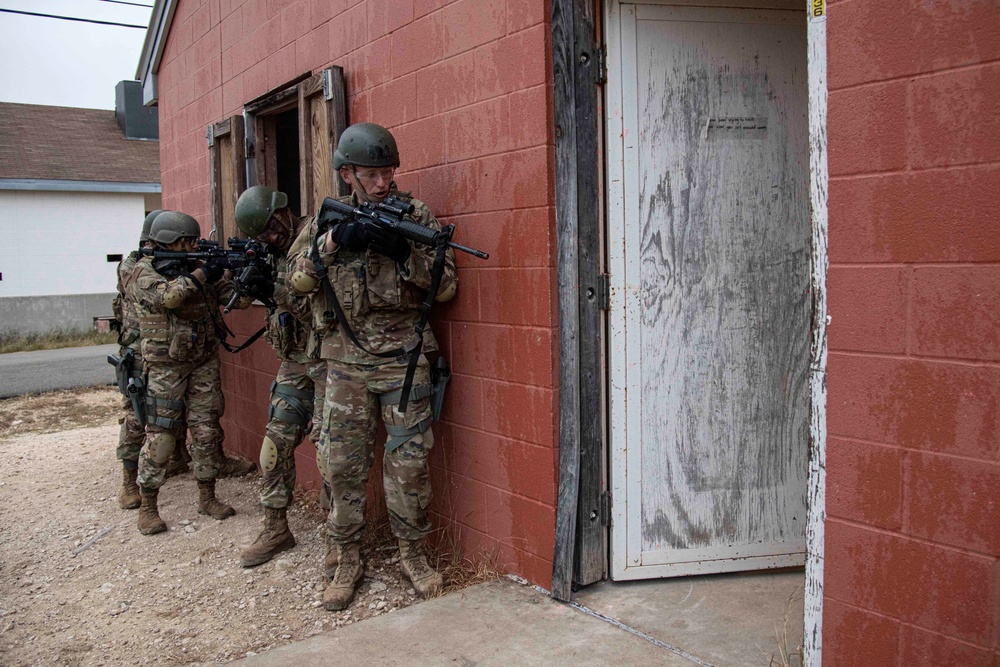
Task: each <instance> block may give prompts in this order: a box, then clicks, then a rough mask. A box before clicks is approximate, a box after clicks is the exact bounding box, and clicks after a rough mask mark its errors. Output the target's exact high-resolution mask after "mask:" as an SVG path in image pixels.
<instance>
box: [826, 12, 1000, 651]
mask: <svg viewBox="0 0 1000 667" xmlns="http://www.w3.org/2000/svg"><path fill="white" fill-rule="evenodd" d="M827 25H828V40H829V41H828V66H829V91H830V97H829V112H830V115H829V126H828V129H829V151H830V152H829V155H830V237H829V239H830V273H829V312H830V315H831V316H832V318H833V319H832V323H831V326H830V329H829V336H830V338H829V343H830V358H829V369H828V370H829V375H828V390H829V403H828V423H827V427H828V433H829V439H828V445H827V457H828V458H827V515H828V518H827V524H826V574H825V577H826V588H825V592H824V595H825V601H824V632H823V663H824V665H827V666H829V667H834V666H840V665H844V666H847V665H852V666H854V665H898V666H899V667H914V666H922V665H927V666H930V665H963V666H965V667H973V666H982V667H986V666H991V667H996V665H998V664H1000V560H998V556H1000V411H998V408H1000V364H998V362H1000V333H998V332H1000V328H998V325H1000V206H998V204H997V200H998V196H1000V131H998V129H997V127H998V126H1000V5H998V4H997V3H996V2H995V1H994V0H953V1H951V2H946V1H942V0H938V1H934V0H903V1H902V2H898V3H895V2H893V3H873V2H867V1H865V0H842V1H840V2H836V3H833V2H831V7H830V8H829V19H828V23H827Z"/></svg>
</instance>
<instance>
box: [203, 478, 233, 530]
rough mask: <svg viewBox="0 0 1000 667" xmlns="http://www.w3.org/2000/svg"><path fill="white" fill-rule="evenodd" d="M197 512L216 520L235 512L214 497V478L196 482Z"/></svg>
mask: <svg viewBox="0 0 1000 667" xmlns="http://www.w3.org/2000/svg"><path fill="white" fill-rule="evenodd" d="M198 514H207V515H208V516H210V517H212V518H213V519H217V520H218V521H222V520H223V519H226V518H228V517H231V516H232V515H234V514H236V510H234V509H233V508H232V507H230V506H229V505H227V504H225V503H224V502H221V501H220V500H219V499H218V498H216V497H215V480H214V479H213V480H211V481H208V482H198Z"/></svg>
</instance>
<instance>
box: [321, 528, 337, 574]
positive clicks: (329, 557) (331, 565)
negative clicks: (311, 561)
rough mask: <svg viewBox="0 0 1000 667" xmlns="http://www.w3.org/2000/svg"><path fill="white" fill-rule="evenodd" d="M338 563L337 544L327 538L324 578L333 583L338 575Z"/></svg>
mask: <svg viewBox="0 0 1000 667" xmlns="http://www.w3.org/2000/svg"><path fill="white" fill-rule="evenodd" d="M337 563H338V558H337V544H336V543H335V542H334V541H333V540H331V539H330V537H329V536H327V538H326V557H325V558H324V559H323V577H324V578H325V579H326V580H327V581H333V577H334V575H335V574H337Z"/></svg>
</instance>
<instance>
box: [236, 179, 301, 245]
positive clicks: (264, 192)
mask: <svg viewBox="0 0 1000 667" xmlns="http://www.w3.org/2000/svg"><path fill="white" fill-rule="evenodd" d="M287 206H288V195H286V194H285V193H284V192H280V191H279V190H275V189H274V188H269V187H267V186H266V185H254V186H253V187H250V188H247V189H246V190H244V192H243V194H241V195H240V198H239V200H237V202H236V211H235V213H234V214H233V217H235V218H236V226H237V227H239V228H240V231H242V232H243V233H244V234H246V235H247V236H249V237H251V238H256V237H257V236H259V235H260V234H261V232H263V231H264V228H265V227H267V221H268V220H270V219H271V216H272V215H274V212H275V211H277V210H279V209H282V208H286V207H287Z"/></svg>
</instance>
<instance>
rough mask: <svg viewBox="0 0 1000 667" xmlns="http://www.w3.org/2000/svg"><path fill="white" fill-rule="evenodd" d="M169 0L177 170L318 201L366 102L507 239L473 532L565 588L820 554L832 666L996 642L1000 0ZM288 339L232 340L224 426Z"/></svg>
mask: <svg viewBox="0 0 1000 667" xmlns="http://www.w3.org/2000/svg"><path fill="white" fill-rule="evenodd" d="M155 4H156V6H155V8H154V10H153V17H152V21H151V24H150V25H151V29H150V32H149V34H148V36H147V42H146V48H145V50H144V53H143V57H142V61H141V63H140V67H139V72H138V77H139V78H140V79H141V81H142V83H143V92H144V100H145V102H146V103H147V104H154V103H156V104H158V105H159V109H160V120H161V127H162V128H163V133H162V147H161V154H162V158H163V159H162V167H163V185H164V204H165V205H166V206H168V207H170V208H179V209H181V210H184V211H185V212H187V213H190V214H192V215H195V216H197V217H198V218H199V220H200V221H201V223H202V225H203V228H204V229H205V231H206V233H208V232H210V231H211V230H215V232H216V236H217V238H222V237H223V236H224V235H225V234H227V233H228V232H229V230H231V229H232V228H233V227H232V225H233V223H232V207H233V202H234V201H235V198H236V196H237V195H238V194H239V191H240V190H241V189H243V188H244V187H246V186H247V185H252V184H254V183H264V184H268V185H272V186H276V187H280V188H281V189H284V190H286V191H287V192H289V193H291V194H292V195H293V197H294V199H293V201H294V206H297V207H298V208H299V210H300V211H301V212H302V213H311V212H314V211H315V210H316V208H317V207H318V203H319V201H321V198H322V197H323V196H326V195H328V194H332V193H334V192H336V191H337V189H338V184H337V183H336V181H335V177H334V175H333V173H332V170H331V169H330V164H329V161H330V160H329V158H330V155H331V154H332V150H333V148H334V146H335V144H336V139H337V137H338V136H339V132H340V131H342V129H343V127H344V126H345V125H346V124H347V122H348V121H349V122H352V123H353V122H361V121H371V122H377V123H381V124H383V125H385V126H387V127H389V128H390V129H391V130H392V131H393V133H394V134H395V136H396V137H397V139H398V142H399V147H400V153H401V156H402V167H401V170H400V172H399V174H398V181H399V184H400V186H401V187H402V188H404V189H409V190H413V191H414V193H415V195H416V196H417V197H419V198H420V199H422V200H424V201H426V202H427V203H428V205H429V206H430V208H431V209H432V210H433V211H435V212H436V213H437V214H438V215H439V217H440V218H441V219H442V221H443V222H445V223H454V224H455V225H456V226H457V229H458V232H457V238H458V240H459V241H460V242H462V243H465V244H467V245H471V246H474V247H479V248H482V249H483V250H486V251H488V252H490V254H491V260H490V261H489V262H487V263H480V262H478V261H476V260H470V259H468V258H466V257H463V256H462V255H459V258H458V260H459V262H460V267H461V271H460V288H459V293H458V296H457V298H456V299H455V301H454V302H451V303H449V304H447V305H446V306H444V307H443V308H440V309H438V311H437V313H436V316H435V317H436V319H435V327H436V329H435V330H436V331H437V332H438V333H439V339H440V340H441V342H442V345H443V349H444V350H445V351H446V354H447V355H448V357H449V358H450V360H451V362H452V367H453V373H454V375H453V380H452V383H451V385H450V386H449V390H450V391H451V394H450V396H449V399H448V405H447V408H446V414H445V420H444V422H443V424H441V425H440V426H439V427H435V434H436V435H437V434H438V433H440V437H439V438H438V439H437V442H436V444H435V448H434V454H433V467H432V474H433V475H434V490H435V494H436V496H435V499H434V503H433V506H432V508H433V510H434V512H435V513H436V522H437V525H439V526H444V527H446V529H447V530H448V531H450V532H451V534H452V536H453V537H454V540H455V543H456V544H459V545H460V546H461V547H462V548H463V549H464V550H465V552H466V553H467V554H469V555H471V556H475V555H476V554H477V553H483V552H484V551H485V552H486V553H491V554H495V555H496V556H497V559H496V562H497V563H498V564H499V565H500V566H501V567H503V568H504V569H506V570H507V571H510V572H515V573H517V574H520V575H522V576H524V577H526V578H527V579H529V580H531V581H532V582H535V583H537V584H540V585H541V586H544V587H546V588H548V587H552V589H553V591H554V592H555V594H556V595H557V596H558V597H560V598H563V599H565V598H566V597H568V596H569V594H570V584H571V583H575V584H580V585H585V584H587V583H589V582H592V581H595V580H599V579H601V578H604V577H611V578H613V579H629V578H642V577H646V576H649V577H658V576H670V575H671V574H684V575H690V574H692V573H710V572H721V571H726V570H727V569H740V568H748V569H755V568H766V567H774V566H782V565H797V564H801V563H802V562H803V561H807V562H808V567H807V569H806V575H805V579H806V580H805V598H806V600H805V605H804V613H805V619H806V621H805V626H806V633H805V635H804V637H803V641H804V645H805V652H806V663H805V664H808V665H810V667H816V666H817V665H819V664H820V661H822V664H824V665H828V666H834V665H845V666H847V665H876V664H877V665H892V666H898V667H903V666H906V667H910V666H915V665H975V666H982V667H987V666H989V667H993V666H995V665H996V664H997V660H998V659H1000V529H998V525H1000V524H998V520H997V517H998V508H1000V495H998V493H1000V367H998V365H997V362H998V360H1000V336H998V335H997V331H1000V327H998V326H997V324H998V315H997V313H1000V308H998V305H1000V304H998V299H1000V269H998V266H1000V243H997V239H998V238H1000V228H998V225H1000V211H998V208H997V203H996V201H997V199H996V193H997V192H1000V180H998V178H1000V170H998V168H997V165H998V164H1000V141H998V137H1000V134H998V133H997V132H996V131H995V129H994V128H995V127H997V125H998V124H1000V107H998V105H997V99H1000V92H998V91H1000V66H998V64H997V61H998V58H1000V30H998V29H997V26H998V25H1000V9H998V7H997V4H996V2H995V1H993V0H962V1H961V2H960V1H958V0H952V1H949V0H942V1H940V2H918V1H916V0H913V1H907V2H904V3H902V4H901V5H900V4H893V3H881V4H879V3H870V2H864V1H863V0H829V2H828V3H827V2H823V1H821V0H817V1H815V2H802V1H800V0H788V1H786V0H740V1H739V2H733V1H732V0H698V1H696V2H695V1H690V0H674V1H673V2H671V1H669V0H665V1H662V2H661V1H658V0H657V1H653V0H647V1H641V2H620V1H618V0H595V1H593V2H589V1H587V0H578V1H576V2H573V1H567V0H551V1H548V0H456V1H450V0H362V1H360V2H356V1H354V0H351V1H348V2H315V1H312V2H310V1H309V0H298V1H291V0H289V1H287V2H264V1H262V0H245V1H241V0H218V1H215V0H208V1H200V0H184V1H183V2H177V1H175V0H157V2H156V3H155ZM734 5H738V6H739V8H734V7H733V6H734ZM807 7H808V11H807ZM595 17H596V18H595ZM827 147H828V148H829V154H827ZM828 249H829V252H828ZM828 262H829V270H827V263H828ZM827 313H829V315H830V317H831V318H832V319H831V320H830V321H829V324H828V320H827ZM260 319H261V314H260V313H259V312H253V311H251V312H249V313H241V314H239V315H237V316H236V317H235V318H234V319H233V322H234V325H235V328H236V329H237V330H238V331H239V332H241V333H244V334H248V333H250V332H252V331H254V330H255V328H256V326H258V325H259V321H260ZM827 326H829V328H828V329H827ZM827 331H829V338H828V337H827ZM276 365H277V364H276V362H275V360H274V355H273V354H272V353H271V351H270V350H269V349H267V348H266V347H262V346H257V347H252V348H250V349H248V350H246V351H244V352H243V353H241V354H240V355H239V356H238V357H235V358H233V357H229V358H227V359H225V362H224V371H223V375H224V381H225V389H226V392H227V406H228V408H229V410H228V411H227V418H226V423H225V425H226V429H227V431H226V432H227V447H230V448H234V449H237V450H239V451H241V452H242V453H244V454H247V455H249V456H254V455H255V454H256V451H257V448H258V447H259V445H260V441H261V436H262V433H263V427H264V423H265V421H266V418H267V417H266V415H267V404H268V385H269V382H270V380H271V378H272V377H273V373H274V370H275V367H276ZM827 388H829V396H827ZM313 456H314V453H313V451H312V449H311V447H307V446H305V445H304V446H303V447H300V448H299V451H298V452H297V457H298V461H299V467H298V470H299V471H300V476H299V479H300V480H301V481H303V482H304V483H306V484H309V483H312V484H315V483H316V480H317V478H318V476H317V474H316V473H315V471H314V468H313V464H312V461H313ZM827 462H828V465H827ZM373 480H374V481H373V483H374V484H376V485H377V484H379V481H378V480H379V475H378V474H377V471H376V474H374V475H373ZM374 497H379V496H378V495H376V496H374Z"/></svg>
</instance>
